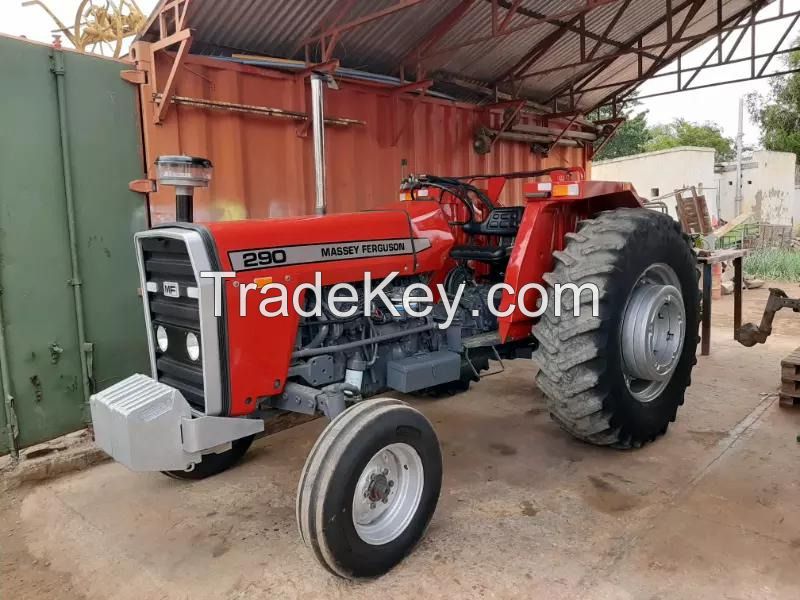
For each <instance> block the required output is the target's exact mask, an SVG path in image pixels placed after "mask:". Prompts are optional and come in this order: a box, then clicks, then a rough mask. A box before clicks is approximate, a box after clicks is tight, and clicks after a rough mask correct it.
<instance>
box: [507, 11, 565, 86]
mask: <svg viewBox="0 0 800 600" xmlns="http://www.w3.org/2000/svg"><path fill="white" fill-rule="evenodd" d="M579 18H580V16H576V17H573V19H572V20H571V21H569V24H572V23H574V22H576V21H577V20H578V19H579ZM567 33H569V29H567V28H566V27H559V28H558V29H556V30H555V31H553V32H551V33H550V35H548V36H547V37H545V38H544V39H542V40H540V41H539V43H537V44H536V45H535V46H534V47H533V48H531V49H530V50H529V51H528V52H527V53H526V54H525V56H523V57H522V58H521V59H519V60H518V61H517V64H515V65H514V66H513V67H511V68H510V69H509V70H508V71H506V72H505V73H503V74H502V75H501V76H500V77H498V78H497V79H496V81H495V83H501V82H503V81H506V80H509V79H512V80H513V79H517V78H518V77H515V75H516V74H517V73H524V72H525V71H527V70H528V69H529V68H530V67H531V65H533V63H535V62H536V61H537V60H539V59H540V58H541V57H542V56H544V54H545V53H546V52H547V51H548V50H550V48H552V47H553V46H554V45H555V44H556V43H557V42H558V41H559V40H560V39H561V38H562V37H564V36H565V35H566V34H567Z"/></svg>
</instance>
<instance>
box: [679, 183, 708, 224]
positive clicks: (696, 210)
mask: <svg viewBox="0 0 800 600" xmlns="http://www.w3.org/2000/svg"><path fill="white" fill-rule="evenodd" d="M689 191H690V192H691V194H692V195H691V196H690V197H684V195H683V194H682V193H681V192H675V210H676V211H677V213H678V221H679V222H680V224H681V227H682V228H683V230H684V231H685V232H686V233H699V234H702V235H708V234H710V233H712V227H711V215H710V214H709V212H708V204H707V203H706V197H705V196H702V195H698V193H697V190H696V189H695V188H694V187H692V188H690V190H689Z"/></svg>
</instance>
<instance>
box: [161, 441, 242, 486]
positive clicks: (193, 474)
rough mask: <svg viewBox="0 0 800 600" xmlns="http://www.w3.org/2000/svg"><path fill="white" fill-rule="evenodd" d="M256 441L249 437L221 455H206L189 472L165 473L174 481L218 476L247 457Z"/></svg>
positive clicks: (234, 442) (232, 444)
mask: <svg viewBox="0 0 800 600" xmlns="http://www.w3.org/2000/svg"><path fill="white" fill-rule="evenodd" d="M254 439H255V437H254V436H252V435H248V436H247V437H243V438H241V439H238V440H234V441H233V442H231V447H230V449H228V450H226V451H225V452H220V453H219V454H206V455H204V456H203V460H202V461H200V462H199V463H198V464H196V465H195V466H194V468H193V469H191V470H189V471H163V473H164V475H166V476H167V477H172V478H173V479H189V480H197V479H205V478H206V477H211V476H212V475H217V474H219V473H222V472H223V471H227V470H228V469H230V468H231V467H232V466H234V465H235V464H236V463H238V462H239V461H240V460H241V459H242V457H243V456H244V455H245V453H246V452H247V450H248V449H249V448H250V445H251V444H252V443H253V440H254Z"/></svg>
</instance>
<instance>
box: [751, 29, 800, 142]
mask: <svg viewBox="0 0 800 600" xmlns="http://www.w3.org/2000/svg"><path fill="white" fill-rule="evenodd" d="M798 44H800V39H798V40H796V41H795V43H794V45H795V46H797V45H798ZM783 63H784V66H785V68H784V69H783V70H790V69H800V52H791V53H790V54H788V55H787V56H784V57H783ZM746 101H747V109H748V112H749V113H750V118H751V119H752V120H753V122H754V123H756V124H757V125H759V126H760V127H761V144H762V145H763V146H764V148H766V149H767V150H777V151H779V152H794V153H795V154H797V155H798V156H800V73H792V74H790V75H784V76H779V77H773V78H772V79H771V80H770V91H769V93H768V94H767V96H766V97H764V96H762V95H760V94H759V93H758V92H752V93H750V94H748V95H747V99H746Z"/></svg>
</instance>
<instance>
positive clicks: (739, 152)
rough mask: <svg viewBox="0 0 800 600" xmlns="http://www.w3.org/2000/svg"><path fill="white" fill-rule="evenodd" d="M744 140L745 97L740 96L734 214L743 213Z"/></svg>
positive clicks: (735, 215) (736, 215)
mask: <svg viewBox="0 0 800 600" xmlns="http://www.w3.org/2000/svg"><path fill="white" fill-rule="evenodd" d="M743 141H744V97H742V98H739V130H738V132H737V134H736V196H735V197H734V200H733V207H734V208H733V213H734V214H733V216H734V218H735V217H738V216H739V215H740V214H742V200H743V199H744V195H743V194H742V151H743V149H742V142H743Z"/></svg>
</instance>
